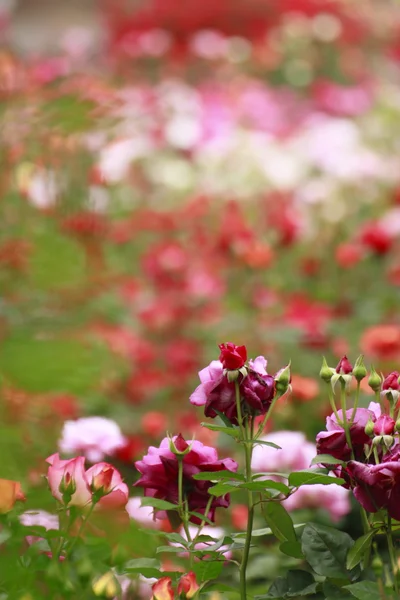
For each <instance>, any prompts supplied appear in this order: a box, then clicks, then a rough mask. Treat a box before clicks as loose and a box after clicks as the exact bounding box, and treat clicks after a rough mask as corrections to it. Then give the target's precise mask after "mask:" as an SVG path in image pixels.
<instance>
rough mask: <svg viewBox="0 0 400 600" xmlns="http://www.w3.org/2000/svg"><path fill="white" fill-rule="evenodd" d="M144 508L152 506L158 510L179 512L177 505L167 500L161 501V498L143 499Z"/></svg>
mask: <svg viewBox="0 0 400 600" xmlns="http://www.w3.org/2000/svg"><path fill="white" fill-rule="evenodd" d="M142 506H152V507H153V508H157V509H158V510H177V506H176V504H172V502H167V501H166V500H160V499H159V498H150V497H146V498H142Z"/></svg>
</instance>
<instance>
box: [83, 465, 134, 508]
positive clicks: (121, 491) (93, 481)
mask: <svg viewBox="0 0 400 600" xmlns="http://www.w3.org/2000/svg"><path fill="white" fill-rule="evenodd" d="M86 477H87V480H88V482H89V487H90V489H91V490H92V491H93V493H96V492H100V493H103V494H104V495H102V496H101V498H100V500H99V501H98V503H97V506H99V507H100V508H121V507H124V506H125V505H126V503H127V502H128V494H129V491H128V486H127V485H126V483H124V482H123V481H122V478H121V475H120V473H119V472H118V471H117V470H116V469H115V468H114V467H113V466H112V465H109V464H108V463H105V462H100V463H97V464H96V465H93V467H90V469H88V470H87V471H86Z"/></svg>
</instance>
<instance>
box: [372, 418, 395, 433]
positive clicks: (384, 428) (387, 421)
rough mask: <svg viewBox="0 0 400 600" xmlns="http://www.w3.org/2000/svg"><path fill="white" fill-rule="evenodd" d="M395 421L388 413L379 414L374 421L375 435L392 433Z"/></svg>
mask: <svg viewBox="0 0 400 600" xmlns="http://www.w3.org/2000/svg"><path fill="white" fill-rule="evenodd" d="M395 425H396V422H395V420H394V419H392V418H391V417H389V416H388V415H382V416H380V417H379V418H378V419H377V421H376V422H375V423H374V434H375V435H392V433H393V432H394V428H395Z"/></svg>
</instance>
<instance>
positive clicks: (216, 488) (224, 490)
mask: <svg viewBox="0 0 400 600" xmlns="http://www.w3.org/2000/svg"><path fill="white" fill-rule="evenodd" d="M238 491H239V487H238V486H236V485H231V484H229V483H217V485H213V486H212V487H210V488H208V493H209V494H212V495H213V496H225V494H229V493H231V492H238Z"/></svg>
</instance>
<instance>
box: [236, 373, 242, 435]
mask: <svg viewBox="0 0 400 600" xmlns="http://www.w3.org/2000/svg"><path fill="white" fill-rule="evenodd" d="M235 397H236V410H237V417H238V423H239V427H240V429H241V431H242V439H243V416H242V406H241V402H240V400H241V398H240V385H239V382H238V380H236V381H235Z"/></svg>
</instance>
